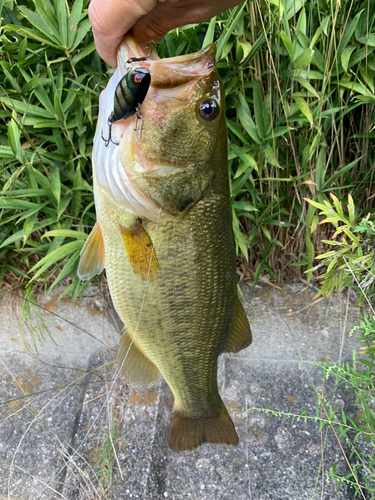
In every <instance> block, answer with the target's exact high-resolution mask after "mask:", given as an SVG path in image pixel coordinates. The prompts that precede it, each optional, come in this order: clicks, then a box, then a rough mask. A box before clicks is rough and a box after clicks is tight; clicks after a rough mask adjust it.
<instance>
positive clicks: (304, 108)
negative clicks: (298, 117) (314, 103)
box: [293, 96, 314, 125]
mask: <svg viewBox="0 0 375 500" xmlns="http://www.w3.org/2000/svg"><path fill="white" fill-rule="evenodd" d="M293 99H294V101H295V103H296V104H297V106H298V108H299V110H300V111H301V113H302V114H303V115H304V116H305V117H306V118H307V120H308V121H309V123H310V125H313V123H314V120H313V115H312V112H311V110H310V108H309V105H308V104H307V102H306V101H305V99H303V97H298V96H293Z"/></svg>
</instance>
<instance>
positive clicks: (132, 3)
mask: <svg viewBox="0 0 375 500" xmlns="http://www.w3.org/2000/svg"><path fill="white" fill-rule="evenodd" d="M156 4H157V0H92V1H91V3H90V5H89V10H88V13H89V19H90V22H91V25H92V32H93V35H94V41H95V46H96V50H97V52H98V54H99V55H100V57H101V58H102V59H104V61H106V62H107V63H108V64H110V65H111V66H114V67H116V66H117V57H116V53H117V47H118V45H119V44H120V42H121V40H122V38H123V36H124V35H125V33H127V32H128V31H129V30H131V28H132V26H133V25H134V24H135V23H136V22H137V20H138V19H139V18H141V17H142V16H145V15H147V14H148V13H149V12H150V11H151V10H152V9H153V8H154V7H155V5H156Z"/></svg>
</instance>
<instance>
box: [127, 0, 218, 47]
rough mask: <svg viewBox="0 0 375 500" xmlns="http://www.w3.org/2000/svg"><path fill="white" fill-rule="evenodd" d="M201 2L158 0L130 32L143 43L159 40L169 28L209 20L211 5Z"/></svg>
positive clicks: (199, 0)
mask: <svg viewBox="0 0 375 500" xmlns="http://www.w3.org/2000/svg"><path fill="white" fill-rule="evenodd" d="M202 3H203V2H202V1H201V0H192V1H190V2H189V6H187V2H186V1H180V2H176V3H174V2H173V3H172V2H170V1H166V2H160V0H159V2H158V3H157V5H156V6H155V8H154V9H153V10H152V11H151V12H149V13H148V14H146V15H145V16H143V17H141V18H140V19H139V20H138V21H137V22H136V23H135V24H134V26H133V28H132V33H133V35H134V38H135V40H136V41H137V42H138V43H139V44H140V45H144V44H146V43H148V42H150V41H151V40H155V41H157V40H161V38H163V36H164V35H165V34H166V33H168V31H170V30H171V29H174V28H177V27H179V26H183V25H185V24H192V23H201V22H203V21H207V20H209V19H210V17H212V15H214V14H212V15H211V6H210V5H204V4H203V5H202Z"/></svg>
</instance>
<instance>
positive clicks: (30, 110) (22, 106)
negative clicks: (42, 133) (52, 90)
mask: <svg viewBox="0 0 375 500" xmlns="http://www.w3.org/2000/svg"><path fill="white" fill-rule="evenodd" d="M1 100H2V102H3V103H4V104H5V105H6V106H8V107H9V108H10V109H13V106H14V108H15V109H16V111H18V112H19V113H23V114H31V115H33V116H38V117H41V116H42V117H44V118H53V119H54V115H51V113H50V112H49V111H47V110H46V109H44V108H42V107H40V106H34V105H33V104H28V103H27V102H23V101H17V100H16V99H12V100H11V99H9V98H8V97H2V98H1Z"/></svg>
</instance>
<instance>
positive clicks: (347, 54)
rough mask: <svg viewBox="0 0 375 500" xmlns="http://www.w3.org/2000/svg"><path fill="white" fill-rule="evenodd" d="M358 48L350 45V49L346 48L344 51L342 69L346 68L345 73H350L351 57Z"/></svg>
mask: <svg viewBox="0 0 375 500" xmlns="http://www.w3.org/2000/svg"><path fill="white" fill-rule="evenodd" d="M356 48H357V47H356V45H350V46H349V47H346V48H345V50H343V52H342V55H341V64H342V67H343V68H344V71H345V73H347V72H348V66H349V61H350V56H351V55H352V53H353V50H355V49H356Z"/></svg>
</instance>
